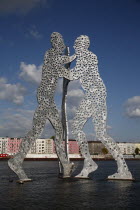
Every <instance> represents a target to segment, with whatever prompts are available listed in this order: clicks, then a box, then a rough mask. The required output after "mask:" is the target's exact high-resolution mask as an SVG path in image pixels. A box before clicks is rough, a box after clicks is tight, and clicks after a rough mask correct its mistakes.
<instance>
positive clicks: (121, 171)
mask: <svg viewBox="0 0 140 210" xmlns="http://www.w3.org/2000/svg"><path fill="white" fill-rule="evenodd" d="M97 116H98V117H97ZM103 116H105V115H102V114H101V112H100V113H98V114H97V115H96V117H95V116H93V123H94V128H95V132H96V137H97V139H98V140H100V141H101V142H102V143H103V144H104V145H105V147H106V148H107V149H108V151H109V152H110V153H111V155H112V156H113V158H114V159H115V160H116V163H117V167H118V170H117V173H115V174H113V175H111V176H108V179H120V180H132V179H133V178H132V174H131V172H130V171H129V169H128V166H127V164H126V162H125V160H124V157H123V154H122V153H121V151H120V148H119V147H118V145H117V143H116V142H115V141H114V140H113V139H112V138H111V137H110V136H109V135H107V133H106V120H105V117H103Z"/></svg>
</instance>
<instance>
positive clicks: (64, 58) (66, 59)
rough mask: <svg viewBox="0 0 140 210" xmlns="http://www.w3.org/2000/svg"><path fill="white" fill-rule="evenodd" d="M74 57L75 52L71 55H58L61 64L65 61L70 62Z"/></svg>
mask: <svg viewBox="0 0 140 210" xmlns="http://www.w3.org/2000/svg"><path fill="white" fill-rule="evenodd" d="M75 59H76V55H75V54H74V55H72V56H67V55H63V56H60V57H59V60H60V63H61V65H62V64H66V63H70V62H72V61H73V60H75Z"/></svg>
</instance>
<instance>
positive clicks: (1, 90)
mask: <svg viewBox="0 0 140 210" xmlns="http://www.w3.org/2000/svg"><path fill="white" fill-rule="evenodd" d="M25 94H26V89H25V88H24V87H23V86H22V85H21V84H19V83H18V84H10V83H7V80H6V79H5V78H0V99H1V100H6V101H10V102H13V103H15V104H18V105H20V104H22V103H23V101H24V95H25Z"/></svg>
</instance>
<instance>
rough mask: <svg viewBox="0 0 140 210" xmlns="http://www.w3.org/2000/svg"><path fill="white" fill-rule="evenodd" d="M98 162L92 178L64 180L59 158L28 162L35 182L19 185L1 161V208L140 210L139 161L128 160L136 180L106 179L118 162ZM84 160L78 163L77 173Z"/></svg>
mask: <svg viewBox="0 0 140 210" xmlns="http://www.w3.org/2000/svg"><path fill="white" fill-rule="evenodd" d="M96 162H97V164H98V166H99V168H98V170H97V171H96V172H94V173H93V174H91V179H90V180H85V179H83V180H81V179H80V180H77V179H66V180H63V179H60V178H58V177H57V175H58V164H57V161H25V162H24V168H25V170H26V172H27V174H28V176H29V178H32V179H33V181H32V182H28V183H24V184H18V183H16V180H17V177H16V175H15V174H14V173H13V172H12V171H10V169H9V168H8V166H7V161H0V210H3V209H12V210H15V209H18V210H22V209H23V210H24V209H25V210H26V209H27V210H32V209H33V210H34V209H35V210H40V209H42V210H43V209H50V210H51V209H52V210H53V209H60V210H63V209H72V210H73V209H76V210H78V209H140V161H127V163H128V166H129V168H130V170H131V172H132V174H133V176H134V178H135V179H136V181H135V182H131V181H107V180H106V178H107V176H108V175H111V174H113V173H114V172H115V171H116V164H115V162H114V161H96ZM82 163H83V161H77V162H75V167H76V172H77V173H78V171H79V170H80V168H81V167H82ZM9 181H10V182H9Z"/></svg>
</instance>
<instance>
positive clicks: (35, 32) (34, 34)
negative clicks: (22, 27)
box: [26, 26, 43, 39]
mask: <svg viewBox="0 0 140 210" xmlns="http://www.w3.org/2000/svg"><path fill="white" fill-rule="evenodd" d="M26 37H27V38H30V37H31V38H34V39H41V38H42V37H43V35H42V34H40V33H39V32H38V30H37V28H36V26H32V27H31V28H30V29H29V30H28V33H27V34H26Z"/></svg>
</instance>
